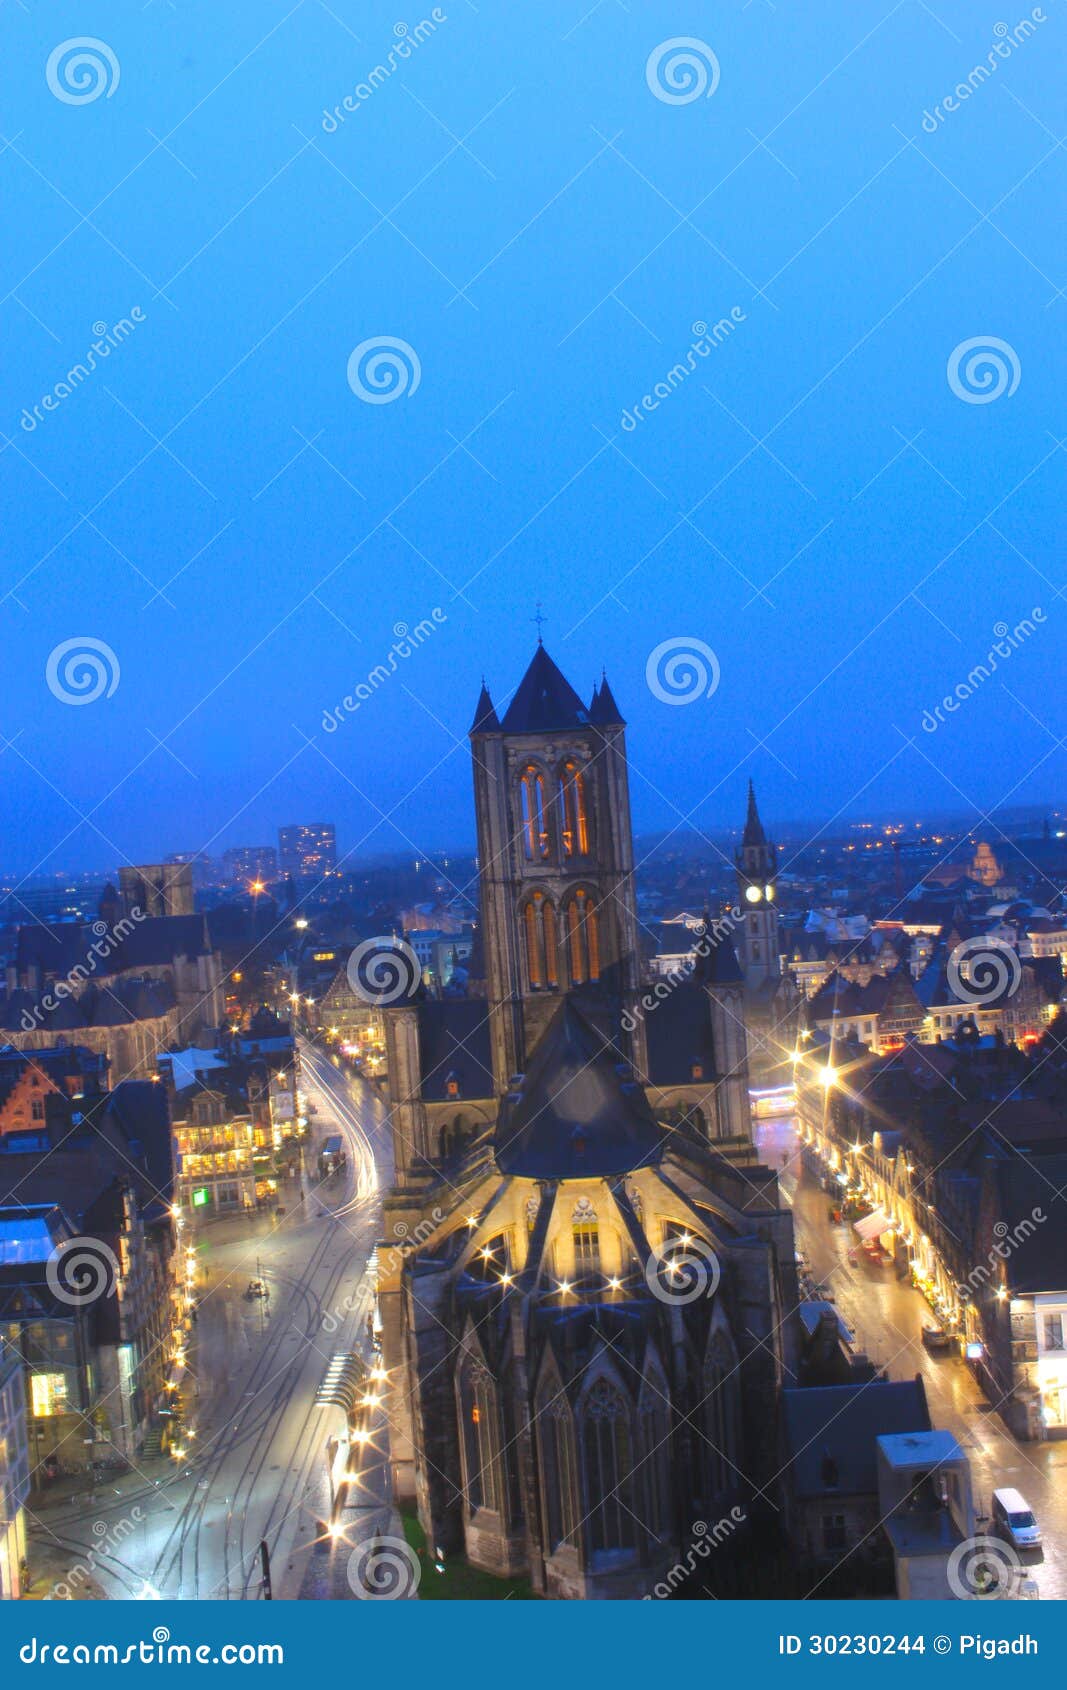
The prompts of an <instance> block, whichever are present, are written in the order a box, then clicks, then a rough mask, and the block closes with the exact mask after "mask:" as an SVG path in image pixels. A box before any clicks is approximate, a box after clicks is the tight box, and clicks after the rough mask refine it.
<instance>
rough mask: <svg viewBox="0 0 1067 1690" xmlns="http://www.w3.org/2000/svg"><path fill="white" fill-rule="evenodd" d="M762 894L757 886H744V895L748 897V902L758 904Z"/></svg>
mask: <svg viewBox="0 0 1067 1690" xmlns="http://www.w3.org/2000/svg"><path fill="white" fill-rule="evenodd" d="M762 896H763V893H762V892H761V891H760V889H759V887H758V886H746V887H745V897H746V898H747V899H748V901H749V903H750V904H758V903H759V901H760V899H761V898H762Z"/></svg>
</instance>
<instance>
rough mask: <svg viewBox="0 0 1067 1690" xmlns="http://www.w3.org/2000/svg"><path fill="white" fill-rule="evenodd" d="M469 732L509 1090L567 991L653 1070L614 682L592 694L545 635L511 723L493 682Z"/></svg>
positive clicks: (499, 1044) (494, 996) (498, 1065)
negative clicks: (560, 663)
mask: <svg viewBox="0 0 1067 1690" xmlns="http://www.w3.org/2000/svg"><path fill="white" fill-rule="evenodd" d="M470 737H471V753H472V757H473V763H474V797H475V809H476V816H477V827H478V877H479V889H480V894H481V910H482V934H483V939H484V945H485V978H486V995H487V997H488V1000H489V1012H490V1025H491V1037H492V1053H493V1073H494V1077H495V1081H496V1086H497V1090H498V1092H499V1093H501V1094H503V1093H506V1092H507V1091H508V1090H509V1089H510V1087H511V1082H512V1079H513V1077H514V1076H515V1075H516V1074H521V1073H524V1072H525V1070H526V1067H527V1064H528V1060H529V1057H530V1054H531V1052H532V1051H533V1049H534V1047H535V1046H536V1044H537V1042H538V1040H539V1039H540V1037H541V1035H542V1033H543V1032H544V1030H545V1028H546V1027H547V1025H548V1023H549V1021H550V1020H551V1019H552V1016H553V1013H554V1012H555V1010H556V1008H557V1007H558V1005H559V1002H560V999H561V997H562V996H563V995H565V994H567V993H575V994H578V995H579V996H580V997H581V998H582V1000H583V1010H584V1012H585V1013H586V1014H587V1015H589V1016H590V1017H591V1018H592V1019H593V1020H594V1021H595V1022H596V1023H597V1024H599V1025H600V1026H601V1028H602V1032H603V1035H604V1036H605V1037H606V1038H609V1039H611V1040H613V1041H615V1042H617V1043H621V1044H622V1045H623V1047H624V1048H626V1044H627V1039H628V1044H629V1048H628V1049H627V1055H628V1056H629V1058H630V1060H631V1062H632V1063H633V1066H634V1068H635V1069H636V1070H637V1072H638V1073H639V1074H643V1073H644V1072H645V1067H646V1062H645V1040H644V1028H643V1025H642V1023H641V1022H640V1020H639V1019H638V1018H635V1017H632V1016H630V1015H627V1011H628V1010H630V1009H631V1008H632V1006H633V1005H634V1003H635V1002H636V996H637V991H638V986H639V963H638V947H637V914H636V910H635V907H634V894H633V844H632V840H631V836H630V794H629V785H628V780H627V770H626V736H625V726H624V723H623V720H622V716H621V714H620V711H619V707H618V705H617V704H616V702H615V699H614V696H613V694H612V691H611V688H610V686H609V685H608V682H607V678H606V677H605V678H604V679H603V680H602V681H601V684H600V685H599V687H595V688H594V690H593V697H592V700H591V702H590V703H589V705H588V706H587V705H585V704H583V702H582V700H581V699H580V698H579V696H578V694H577V693H576V692H575V691H574V688H573V687H572V686H571V685H570V682H569V681H567V680H566V679H565V677H564V676H563V674H562V673H561V672H560V670H559V669H558V668H557V666H556V664H555V663H554V662H553V661H552V659H551V657H549V655H548V652H547V651H546V650H545V647H544V645H543V643H542V642H541V641H540V640H538V643H537V649H536V651H535V652H534V655H533V659H532V661H531V663H530V666H529V668H528V669H527V671H526V674H525V675H524V676H523V679H522V681H521V682H520V684H519V687H518V690H517V691H516V693H515V695H514V697H513V698H512V700H511V703H510V704H509V706H508V708H507V710H506V711H505V713H504V716H503V719H500V718H499V717H498V716H497V712H496V710H495V709H494V707H493V703H492V700H491V699H490V697H489V693H488V690H487V688H486V687H485V685H484V684H483V686H482V691H481V696H480V697H479V699H478V706H477V709H476V711H475V719H474V723H473V726H472V728H471V735H470ZM624 1016H625V1022H624V1019H623V1018H624ZM631 1021H633V1022H634V1023H635V1025H634V1027H633V1030H632V1031H631V1032H630V1033H629V1034H628V1035H625V1036H624V1034H623V1033H622V1032H621V1030H620V1029H621V1027H622V1026H623V1025H626V1026H629V1025H630V1023H631Z"/></svg>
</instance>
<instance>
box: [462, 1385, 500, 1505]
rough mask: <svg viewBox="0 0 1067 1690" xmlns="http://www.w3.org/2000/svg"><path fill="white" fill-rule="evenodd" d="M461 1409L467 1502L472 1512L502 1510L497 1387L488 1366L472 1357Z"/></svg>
mask: <svg viewBox="0 0 1067 1690" xmlns="http://www.w3.org/2000/svg"><path fill="white" fill-rule="evenodd" d="M460 1410H461V1413H462V1417H463V1454H464V1466H465V1468H466V1475H465V1476H466V1494H467V1503H468V1505H469V1507H470V1509H471V1512H472V1513H473V1512H474V1510H475V1509H477V1508H491V1509H494V1510H499V1509H501V1508H502V1506H503V1501H504V1491H503V1485H502V1482H501V1479H502V1474H501V1452H500V1411H499V1407H498V1404H497V1395H496V1386H495V1384H494V1383H493V1380H492V1379H491V1378H490V1376H489V1374H488V1373H487V1372H486V1370H485V1368H484V1367H482V1366H480V1365H479V1364H478V1363H477V1362H474V1361H470V1360H468V1361H467V1362H466V1363H465V1364H464V1366H463V1370H462V1373H461V1375H460Z"/></svg>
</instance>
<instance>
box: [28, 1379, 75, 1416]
mask: <svg viewBox="0 0 1067 1690" xmlns="http://www.w3.org/2000/svg"><path fill="white" fill-rule="evenodd" d="M66 1406H67V1376H66V1374H65V1373H31V1375H30V1407H31V1409H32V1411H33V1413H34V1414H35V1415H36V1417H37V1419H38V1420H46V1419H48V1418H49V1416H51V1415H53V1414H62V1413H63V1412H64V1411H65V1409H66Z"/></svg>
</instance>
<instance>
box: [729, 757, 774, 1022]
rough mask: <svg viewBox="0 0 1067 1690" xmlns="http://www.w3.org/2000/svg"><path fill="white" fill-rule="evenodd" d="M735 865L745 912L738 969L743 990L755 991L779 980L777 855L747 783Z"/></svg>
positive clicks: (740, 899) (750, 787) (740, 901)
mask: <svg viewBox="0 0 1067 1690" xmlns="http://www.w3.org/2000/svg"><path fill="white" fill-rule="evenodd" d="M734 861H735V863H736V865H737V889H738V902H739V903H740V905H741V908H742V910H743V911H744V932H743V938H742V942H741V966H742V968H743V970H744V975H745V986H746V988H747V989H748V990H749V991H755V990H758V988H759V987H761V986H765V985H767V984H768V982H771V983H773V982H775V981H777V980H778V979H779V978H780V974H781V970H780V964H779V951H778V853H777V851H776V850H775V848H774V846H773V845H768V843H767V835H766V834H765V833H764V831H763V823H762V822H761V821H760V819H759V811H758V810H757V808H756V794H755V791H754V789H753V786H752V782H751V781H749V783H748V815H747V816H746V818H745V831H744V833H743V834H742V836H741V849H740V851H738V852H737V854H736V856H735V858H734Z"/></svg>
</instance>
